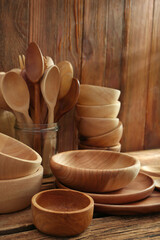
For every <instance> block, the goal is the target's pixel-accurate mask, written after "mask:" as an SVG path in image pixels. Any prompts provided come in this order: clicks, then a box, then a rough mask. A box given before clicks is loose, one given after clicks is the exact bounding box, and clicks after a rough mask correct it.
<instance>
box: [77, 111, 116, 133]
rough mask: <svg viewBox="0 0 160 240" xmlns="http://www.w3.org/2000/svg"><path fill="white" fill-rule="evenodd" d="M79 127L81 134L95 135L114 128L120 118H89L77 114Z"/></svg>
mask: <svg viewBox="0 0 160 240" xmlns="http://www.w3.org/2000/svg"><path fill="white" fill-rule="evenodd" d="M76 119H77V124H76V125H77V129H78V133H79V135H82V136H85V137H95V136H99V135H102V134H105V133H107V132H110V131H112V130H114V129H115V128H116V127H117V126H118V124H119V119H118V118H88V117H78V116H77V118H76Z"/></svg>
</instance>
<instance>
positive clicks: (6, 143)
mask: <svg viewBox="0 0 160 240" xmlns="http://www.w3.org/2000/svg"><path fill="white" fill-rule="evenodd" d="M0 142H1V144H0V195H1V198H0V213H10V212H15V211H18V210H21V209H24V208H26V207H28V206H29V205H30V203H31V198H32V196H33V195H34V194H35V193H37V192H38V191H39V190H40V187H41V181H42V177H43V167H42V166H41V161H42V159H41V157H40V155H39V154H38V153H36V152H35V151H34V150H33V149H31V148H30V147H28V146H27V145H25V144H23V143H21V142H19V141H18V140H16V139H14V138H11V137H9V136H7V135H4V134H2V133H0Z"/></svg>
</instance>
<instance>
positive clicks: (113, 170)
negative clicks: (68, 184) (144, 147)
mask: <svg viewBox="0 0 160 240" xmlns="http://www.w3.org/2000/svg"><path fill="white" fill-rule="evenodd" d="M72 152H84V153H85V152H95V154H96V153H97V152H104V153H106V154H107V153H108V154H110V155H111V154H114V155H122V156H124V157H128V158H129V159H132V160H134V163H133V164H132V165H131V166H128V167H123V168H114V169H94V168H92V169H91V168H82V167H72V166H68V165H64V164H61V163H59V162H57V161H54V158H55V157H56V156H57V155H63V154H65V153H72ZM52 161H53V162H54V163H55V164H58V165H59V166H65V167H66V168H70V169H78V170H79V171H83V172H84V171H85V172H88V171H92V172H93V173H97V172H101V173H102V172H103V173H104V172H117V171H120V172H121V171H124V170H126V169H127V170H129V169H132V168H133V167H136V166H139V169H140V161H139V160H138V159H137V158H135V157H133V156H130V155H129V154H125V153H121V152H112V151H109V150H97V149H80V150H71V151H65V152H61V153H57V154H55V155H53V156H52V158H51V160H50V162H52Z"/></svg>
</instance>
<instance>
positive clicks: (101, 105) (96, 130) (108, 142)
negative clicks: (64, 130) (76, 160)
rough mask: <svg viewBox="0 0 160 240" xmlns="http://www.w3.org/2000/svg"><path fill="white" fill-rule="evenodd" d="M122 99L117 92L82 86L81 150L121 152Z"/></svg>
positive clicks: (78, 113)
mask: <svg viewBox="0 0 160 240" xmlns="http://www.w3.org/2000/svg"><path fill="white" fill-rule="evenodd" d="M119 96H120V91H119V90H117V89H112V88H107V87H100V86H93V85H87V84H81V85H80V95H79V99H78V102H77V104H76V116H75V119H76V126H77V130H78V146H79V149H106V150H112V151H120V149H121V145H120V140H121V137H122V133H123V125H122V123H121V121H120V120H119V118H117V116H118V113H119V111H120V105H121V103H120V101H118V99H119Z"/></svg>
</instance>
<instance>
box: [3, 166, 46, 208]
mask: <svg viewBox="0 0 160 240" xmlns="http://www.w3.org/2000/svg"><path fill="white" fill-rule="evenodd" d="M42 178H43V167H42V166H39V168H38V170H37V171H36V172H35V173H33V174H31V175H29V176H26V177H22V178H16V179H10V180H0V196H1V197H0V213H11V212H16V211H19V210H22V209H24V208H26V207H28V206H29V205H30V204H31V198H32V196H33V195H34V194H36V193H37V192H39V191H40V188H41V182H42Z"/></svg>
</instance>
